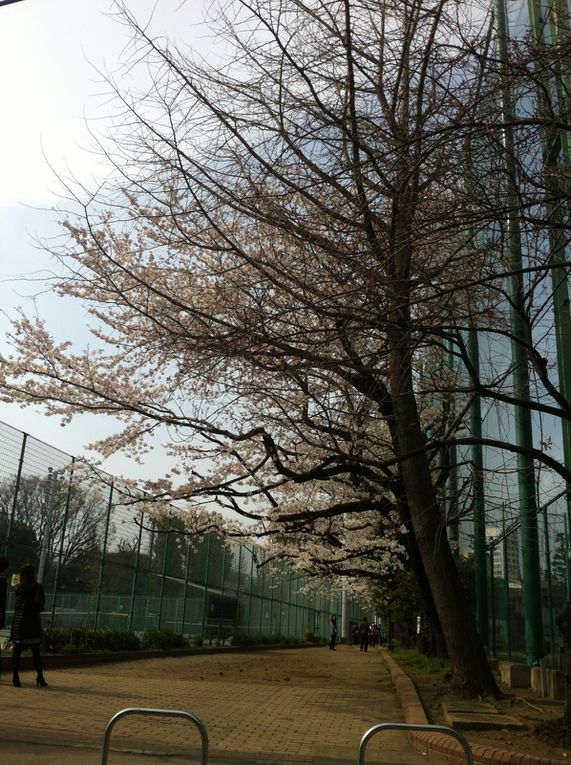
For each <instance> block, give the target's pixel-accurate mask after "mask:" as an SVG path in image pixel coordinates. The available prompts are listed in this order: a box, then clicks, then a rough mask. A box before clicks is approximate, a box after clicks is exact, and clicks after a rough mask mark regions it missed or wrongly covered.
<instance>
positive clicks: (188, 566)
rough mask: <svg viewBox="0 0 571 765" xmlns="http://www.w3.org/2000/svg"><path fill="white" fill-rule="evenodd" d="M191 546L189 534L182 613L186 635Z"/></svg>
mask: <svg viewBox="0 0 571 765" xmlns="http://www.w3.org/2000/svg"><path fill="white" fill-rule="evenodd" d="M191 550H192V548H191V546H190V536H188V535H187V537H186V565H185V567H184V590H183V597H182V614H181V621H182V625H181V629H180V631H181V633H182V634H183V635H184V634H186V633H185V631H184V624H185V622H186V600H187V597H188V577H189V574H190V554H191Z"/></svg>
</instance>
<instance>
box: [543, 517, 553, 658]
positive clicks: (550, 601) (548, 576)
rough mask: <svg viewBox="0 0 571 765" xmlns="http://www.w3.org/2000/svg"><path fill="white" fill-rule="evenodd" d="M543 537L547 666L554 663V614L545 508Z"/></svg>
mask: <svg viewBox="0 0 571 765" xmlns="http://www.w3.org/2000/svg"><path fill="white" fill-rule="evenodd" d="M543 539H544V545H545V582H546V584H547V608H548V613H549V647H550V651H549V654H550V660H549V666H550V667H551V668H554V667H555V666H556V663H555V614H554V613H553V579H552V576H551V545H550V543H549V518H548V515H547V508H546V507H545V508H544V509H543Z"/></svg>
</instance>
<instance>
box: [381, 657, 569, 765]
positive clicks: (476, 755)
mask: <svg viewBox="0 0 571 765" xmlns="http://www.w3.org/2000/svg"><path fill="white" fill-rule="evenodd" d="M382 656H383V659H384V661H385V663H386V664H387V666H388V668H389V672H390V673H391V677H392V680H393V684H394V686H395V690H396V693H397V697H398V699H399V702H400V705H401V707H402V710H403V714H404V719H405V722H407V723H411V724H415V725H426V724H427V723H428V718H427V717H426V712H425V711H424V707H423V706H422V702H421V701H420V698H419V696H418V693H417V692H416V688H415V686H414V683H413V682H412V680H411V679H410V677H409V676H408V675H407V674H406V673H405V672H404V671H403V670H402V669H401V668H400V667H399V665H398V664H397V663H396V661H395V660H394V659H393V657H392V656H390V655H389V653H388V652H387V650H386V649H383V651H382ZM410 738H411V741H412V744H413V746H414V748H415V749H416V750H417V751H422V752H427V751H428V752H430V753H431V754H439V755H441V756H443V757H445V758H446V759H449V760H451V761H452V762H463V763H465V762H466V756H465V754H464V750H463V749H462V746H461V744H460V743H459V742H458V741H456V739H454V738H452V737H449V736H446V735H444V734H442V733H424V732H418V733H411V734H410ZM470 749H471V750H472V757H473V759H474V763H475V765H561V763H562V761H561V760H552V759H551V758H549V757H535V756H533V755H531V754H521V753H520V752H510V751H508V750H505V749H494V748H492V747H486V746H480V745H478V744H470Z"/></svg>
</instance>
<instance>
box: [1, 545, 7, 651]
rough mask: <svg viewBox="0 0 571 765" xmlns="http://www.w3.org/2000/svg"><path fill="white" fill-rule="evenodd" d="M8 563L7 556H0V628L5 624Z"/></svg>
mask: <svg viewBox="0 0 571 765" xmlns="http://www.w3.org/2000/svg"><path fill="white" fill-rule="evenodd" d="M8 565H9V564H8V558H4V557H2V558H0V630H3V629H4V627H5V626H6V590H7V587H8V578H7V574H6V571H7V570H8ZM0 647H1V646H0ZM0 658H1V657H0Z"/></svg>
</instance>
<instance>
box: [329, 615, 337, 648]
mask: <svg viewBox="0 0 571 765" xmlns="http://www.w3.org/2000/svg"><path fill="white" fill-rule="evenodd" d="M329 635H330V640H329V649H330V650H331V651H334V650H335V643H336V642H337V617H336V616H335V614H333V616H332V617H331V622H330V624H329Z"/></svg>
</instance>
